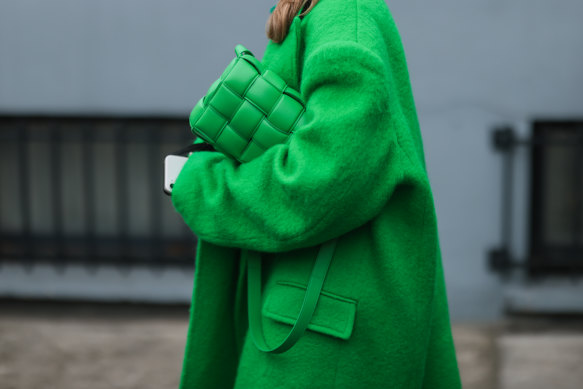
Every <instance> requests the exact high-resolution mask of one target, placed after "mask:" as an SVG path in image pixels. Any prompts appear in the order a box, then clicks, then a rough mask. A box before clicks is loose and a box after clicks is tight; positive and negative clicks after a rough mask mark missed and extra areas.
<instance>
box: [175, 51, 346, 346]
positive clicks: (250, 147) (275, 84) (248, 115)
mask: <svg viewBox="0 0 583 389" xmlns="http://www.w3.org/2000/svg"><path fill="white" fill-rule="evenodd" d="M235 54H236V57H235V58H234V59H233V60H232V61H231V62H230V63H229V65H228V66H227V68H226V69H225V70H224V71H223V74H222V75H221V77H220V78H219V79H218V80H216V81H215V82H213V83H212V85H211V86H210V88H209V89H208V91H207V93H206V95H205V96H204V97H202V98H201V99H200V100H199V101H198V102H197V104H196V105H195V107H194V108H193V110H192V112H191V113H190V117H189V122H190V128H191V130H192V132H193V133H194V134H195V135H196V136H198V137H200V138H201V139H203V140H204V141H205V142H206V143H207V144H210V145H211V146H212V147H213V148H214V149H216V150H217V151H220V152H222V153H223V154H225V155H227V156H228V157H230V158H233V159H235V160H237V161H239V162H249V161H251V160H252V159H254V158H256V157H258V156H259V155H261V154H262V153H263V152H264V151H265V150H267V149H268V148H269V147H272V146H274V145H277V144H281V143H286V142H288V141H289V139H290V137H291V135H292V134H293V132H294V129H295V128H296V127H297V126H299V125H301V122H302V120H303V118H304V113H305V104H304V101H303V100H302V96H301V94H300V93H299V92H297V91H296V90H294V89H292V88H290V87H289V86H288V85H287V84H286V82H285V81H284V80H283V79H282V78H281V77H280V76H278V75H277V74H275V73H274V72H273V71H271V70H265V69H264V68H263V65H262V64H261V62H260V61H259V60H257V59H256V58H255V57H254V56H253V54H252V53H251V52H250V51H249V50H247V49H246V48H245V47H244V46H243V45H240V44H239V45H237V46H236V47H235ZM196 147H199V148H200V147H202V145H200V144H196V145H191V146H189V147H188V148H187V149H185V150H186V151H192V150H193V149H195V148H196ZM201 150H202V149H201ZM336 243H337V239H333V240H331V241H329V242H327V243H325V244H323V245H322V247H321V248H320V251H319V253H318V257H317V258H316V261H315V263H314V267H313V270H312V275H311V277H310V281H309V283H308V286H307V290H306V295H305V297H304V301H303V304H302V307H301V309H300V313H299V315H298V318H297V320H296V322H295V324H294V325H293V327H292V329H291V331H290V333H289V334H288V336H287V337H286V338H285V339H284V340H283V341H282V342H281V343H280V344H279V345H278V346H276V347H273V348H270V347H269V346H268V345H267V343H266V341H265V339H264V336H263V329H262V316H261V315H262V313H261V312H262V306H261V302H262V299H261V284H262V283H261V254H260V252H258V251H252V250H246V252H244V255H246V256H247V258H248V262H247V266H248V273H247V276H248V312H249V329H250V333H251V336H252V339H253V341H254V343H255V345H256V346H257V348H258V349H259V350H261V351H264V352H269V353H283V352H285V351H287V350H289V349H290V348H291V347H292V346H293V345H294V344H295V343H296V342H297V341H298V339H299V338H300V337H301V336H302V334H303V333H304V331H305V330H306V329H307V328H308V324H309V323H310V320H311V318H312V315H313V313H314V311H315V309H316V305H317V303H318V300H319V297H320V292H321V290H322V286H323V284H324V279H325V278H326V273H327V272H328V268H329V266H330V262H331V261H332V257H333V254H334V249H335V247H336Z"/></svg>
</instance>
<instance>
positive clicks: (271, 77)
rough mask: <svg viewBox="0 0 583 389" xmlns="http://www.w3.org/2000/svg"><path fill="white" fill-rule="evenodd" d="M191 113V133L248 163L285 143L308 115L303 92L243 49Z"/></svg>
mask: <svg viewBox="0 0 583 389" xmlns="http://www.w3.org/2000/svg"><path fill="white" fill-rule="evenodd" d="M235 54H236V57H235V58H234V59H233V60H232V61H231V62H230V63H229V65H228V66H227V68H226V69H225V70H224V71H223V74H222V75H221V76H220V78H219V79H218V80H216V81H215V82H213V83H212V85H211V86H210V88H209V89H208V91H207V93H206V95H205V96H204V97H202V98H201V99H200V100H199V101H198V102H197V104H196V105H195V107H194V108H193V110H192V111H191V113H190V118H189V122H190V128H191V130H192V132H193V133H194V134H195V135H196V136H199V137H200V138H202V139H203V140H204V141H205V142H207V143H209V144H211V145H212V146H213V147H214V148H215V149H216V150H217V151H220V152H222V153H224V154H225V155H227V156H229V157H230V158H233V159H235V160H237V161H239V162H248V161H251V160H252V159H254V158H256V157H257V156H259V155H261V154H262V153H263V152H264V151H265V150H267V149H268V148H269V147H271V146H274V145H276V144H279V143H285V142H287V141H288V140H289V138H290V136H291V135H292V133H293V131H294V128H295V127H296V126H297V125H298V123H300V121H301V120H302V118H303V116H304V112H305V104H304V101H303V100H302V96H301V94H300V93H299V92H298V91H296V90H294V89H292V88H290V87H289V86H288V85H287V84H286V82H285V81H284V80H283V79H282V78H281V77H280V76H278V75H277V74H275V73H274V72H272V71H270V70H265V69H264V68H263V65H262V64H261V62H260V61H259V60H258V59H257V58H255V56H254V55H253V54H252V53H251V51H249V50H247V49H246V48H245V47H244V46H243V45H240V44H239V45H237V46H236V47H235Z"/></svg>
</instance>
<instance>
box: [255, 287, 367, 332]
mask: <svg viewBox="0 0 583 389" xmlns="http://www.w3.org/2000/svg"><path fill="white" fill-rule="evenodd" d="M305 295H306V286H304V285H302V284H299V283H295V282H290V281H278V282H277V283H276V284H275V285H274V286H273V288H272V289H271V290H270V291H269V293H268V295H267V297H266V301H265V304H264V305H263V309H262V314H263V316H265V317H269V318H271V319H273V320H276V321H279V322H281V323H285V324H289V325H294V323H295V322H296V320H297V318H298V315H299V313H300V308H301V306H302V303H303V301H304V296H305ZM355 316H356V300H352V299H349V298H346V297H342V296H338V295H336V294H332V293H329V292H325V291H321V292H320V298H319V299H318V305H317V306H316V310H315V311H314V315H313V316H312V319H311V320H310V324H308V329H309V330H312V331H316V332H320V333H322V334H326V335H330V336H334V337H337V338H341V339H348V338H350V335H351V334H352V329H353V327H354V319H355Z"/></svg>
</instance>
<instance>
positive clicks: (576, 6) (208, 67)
mask: <svg viewBox="0 0 583 389" xmlns="http://www.w3.org/2000/svg"><path fill="white" fill-rule="evenodd" d="M322 1H329V0H322ZM275 2H276V0H272V1H264V0H262V1H254V2H243V1H225V0H221V1H212V2H211V1H208V2H206V3H205V4H201V3H200V2H195V1H185V0H173V1H166V2H156V1H152V0H141V1H136V0H126V1H123V2H119V1H112V0H102V1H99V2H88V1H85V2H81V1H78V0H77V1H74V0H53V1H51V2H45V1H40V0H36V1H32V0H3V1H2V2H1V3H0V112H10V113H13V112H30V113H39V112H43V113H46V112H50V113H72V112H73V113H74V112H92V113H93V112H106V113H143V114H157V113H163V114H177V115H183V116H184V117H185V118H186V117H187V114H188V112H189V111H190V109H191V107H192V105H193V104H194V103H195V102H196V100H197V99H198V98H199V97H200V96H201V95H202V94H204V92H205V91H206V88H207V87H208V86H209V80H213V79H216V78H217V77H218V76H219V74H220V70H219V69H223V68H224V66H225V65H226V63H228V61H229V60H230V59H231V58H232V56H233V48H234V46H235V44H237V43H242V44H244V45H246V46H247V47H248V48H249V49H251V50H252V51H254V52H255V54H256V56H258V57H259V58H261V56H262V55H263V50H264V47H265V44H266V43H267V38H266V37H265V33H264V26H265V21H266V19H267V16H268V13H269V8H270V7H271V6H272V5H274V4H275ZM388 4H389V8H390V9H391V11H392V13H393V16H394V18H395V20H396V22H397V25H398V27H399V29H400V32H401V36H402V40H403V43H404V46H405V51H406V54H407V59H408V65H409V71H410V75H411V82H412V86H413V91H414V95H415V99H416V102H417V108H418V114H419V119H420V123H421V128H422V132H423V138H424V144H425V152H426V158H427V164H428V169H429V174H430V179H431V182H432V186H433V190H434V199H435V204H436V210H437V216H438V221H439V229H440V231H439V232H440V238H441V248H442V253H443V261H444V266H445V272H446V281H447V287H448V294H449V300H450V311H451V315H452V317H453V318H454V319H455V320H458V321H463V320H491V319H496V318H499V317H500V316H501V310H502V304H503V300H504V290H505V288H507V287H509V286H512V285H513V284H514V285H516V284H519V283H520V282H521V281H520V279H518V278H511V279H510V280H509V281H508V282H506V283H502V282H501V281H500V280H499V279H498V277H496V276H495V275H493V274H491V273H490V272H489V271H488V270H487V268H486V264H485V260H486V251H487V250H488V249H490V248H492V247H494V246H496V245H498V244H499V243H500V242H501V237H500V222H501V220H500V206H501V187H500V185H501V184H500V183H501V168H502V166H501V158H500V156H499V155H498V154H496V153H495V152H494V151H493V150H492V149H491V147H490V130H491V129H492V127H493V126H495V125H498V124H510V125H513V126H514V127H515V128H516V129H517V130H518V131H519V132H520V133H521V134H524V135H526V134H527V133H528V131H529V129H530V127H529V126H530V122H531V120H532V119H534V118H563V117H582V116H583V104H582V101H583V88H582V86H583V71H582V69H583V50H581V49H582V46H583V45H582V39H581V38H582V37H583V23H581V15H583V3H582V2H581V1H577V0H557V1H553V2H551V1H542V0H511V1H502V0H477V1H473V2H467V1H461V0H457V1H453V0H444V1H440V2H439V3H428V2H422V1H419V0H407V1H404V0H401V1H391V2H388ZM527 177H528V160H527V155H526V153H525V152H524V151H520V152H519V153H518V155H517V159H516V176H515V178H516V191H515V197H516V201H515V204H516V208H515V215H514V216H515V217H516V220H517V221H518V222H517V223H516V225H515V231H514V238H515V239H514V246H513V247H512V250H513V254H514V255H515V256H516V257H518V258H521V257H522V256H524V255H525V248H526V246H525V245H526V235H525V232H526V220H527V213H526V212H527V207H528V204H527V202H526V201H525V200H526V199H527V198H528V197H527V195H526V189H527V185H528V182H527ZM188 297H189V296H186V298H188Z"/></svg>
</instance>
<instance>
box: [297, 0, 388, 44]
mask: <svg viewBox="0 0 583 389" xmlns="http://www.w3.org/2000/svg"><path fill="white" fill-rule="evenodd" d="M393 24H394V21H393V18H392V16H391V13H390V11H389V8H388V6H387V4H386V3H385V2H384V0H320V1H318V3H317V4H316V5H315V6H314V8H312V10H311V11H310V13H308V14H307V15H306V16H305V17H304V18H303V22H302V30H303V36H304V37H305V40H306V42H308V45H309V43H310V42H317V43H318V45H319V44H323V43H327V42H330V41H353V42H359V43H367V42H369V41H370V37H371V35H373V36H374V37H373V39H378V36H379V35H382V30H387V29H390V28H391V25H393ZM375 35H376V36H375Z"/></svg>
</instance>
